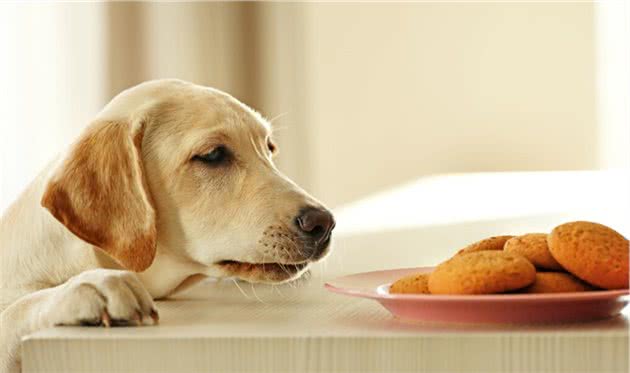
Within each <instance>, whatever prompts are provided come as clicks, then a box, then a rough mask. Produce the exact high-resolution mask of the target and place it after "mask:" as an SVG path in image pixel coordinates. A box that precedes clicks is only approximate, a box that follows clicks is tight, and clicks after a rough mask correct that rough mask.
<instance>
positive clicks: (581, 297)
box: [324, 266, 630, 302]
mask: <svg viewBox="0 0 630 373" xmlns="http://www.w3.org/2000/svg"><path fill="white" fill-rule="evenodd" d="M434 268H435V267H431V266H428V267H404V268H392V269H384V270H378V271H366V272H358V273H352V274H349V275H344V276H337V277H335V278H334V279H332V280H329V281H327V282H326V283H325V284H324V287H325V288H326V289H327V290H329V291H331V292H333V293H337V294H342V295H348V296H354V297H361V298H370V299H376V300H409V301H436V302H462V301H463V302H466V301H468V302H471V301H475V302H479V301H481V302H497V301H501V302H506V301H509V302H535V301H558V302H563V301H567V302H571V301H588V300H594V301H595V300H604V299H616V298H619V297H624V296H625V297H624V298H628V299H624V301H630V289H616V290H589V291H581V292H564V293H544V294H478V295H455V294H454V295H442V294H440V295H437V294H391V293H389V292H388V293H384V292H379V291H378V289H379V288H382V287H384V286H385V285H387V286H388V287H389V285H391V283H382V284H379V285H377V286H375V287H374V289H370V290H366V289H351V288H342V287H339V286H336V285H334V282H336V281H338V280H339V279H343V278H348V277H356V276H365V275H370V274H382V273H384V272H394V271H402V270H418V273H422V271H430V270H432V269H434Z"/></svg>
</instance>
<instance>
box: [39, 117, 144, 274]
mask: <svg viewBox="0 0 630 373" xmlns="http://www.w3.org/2000/svg"><path fill="white" fill-rule="evenodd" d="M144 127H145V125H144V122H143V121H141V120H138V121H126V120H120V121H97V122H94V123H92V124H91V125H90V126H89V127H88V128H87V130H86V132H85V133H84V134H83V135H82V136H81V137H80V138H79V140H78V141H77V142H76V143H75V144H74V145H73V146H72V147H71V149H70V153H69V154H68V156H67V157H66V158H65V159H64V160H63V162H62V164H61V165H60V167H59V169H57V170H56V171H55V173H54V174H53V176H52V178H51V179H50V181H49V183H48V185H47V186H46V190H45V192H44V195H43V197H42V201H41V203H42V206H44V207H45V208H46V209H48V210H49V211H50V213H51V214H52V215H53V216H54V217H55V218H56V219H57V220H59V221H60V222H61V223H62V224H63V225H65V226H66V227H67V228H68V229H69V230H70V231H71V232H72V233H74V234H75V235H77V236H78V237H79V238H81V239H83V240H84V241H86V242H88V243H90V244H92V245H94V246H97V247H99V248H100V249H102V250H104V251H105V252H107V253H108V254H109V255H110V256H111V257H113V258H114V259H116V260H117V261H118V262H119V263H120V264H121V265H122V266H123V267H125V268H127V269H129V270H132V271H137V272H140V271H143V270H145V269H146V268H148V267H149V265H151V263H152V262H153V258H154V257H155V251H156V228H155V211H154V208H153V203H152V199H151V195H150V193H149V191H148V188H147V183H146V180H145V178H144V170H143V166H142V158H141V146H142V137H143V135H144Z"/></svg>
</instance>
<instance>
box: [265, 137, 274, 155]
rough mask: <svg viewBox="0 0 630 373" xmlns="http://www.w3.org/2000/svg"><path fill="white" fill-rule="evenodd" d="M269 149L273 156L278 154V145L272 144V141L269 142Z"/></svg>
mask: <svg viewBox="0 0 630 373" xmlns="http://www.w3.org/2000/svg"><path fill="white" fill-rule="evenodd" d="M267 147H268V148H269V151H270V152H271V153H272V154H273V153H275V152H276V144H274V143H272V142H271V140H268V141H267Z"/></svg>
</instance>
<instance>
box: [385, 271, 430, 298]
mask: <svg viewBox="0 0 630 373" xmlns="http://www.w3.org/2000/svg"><path fill="white" fill-rule="evenodd" d="M389 292H390V293H393V294H429V274H428V273H417V274H413V275H409V276H405V277H403V278H401V279H399V280H397V281H396V282H394V283H393V284H392V286H390V288H389Z"/></svg>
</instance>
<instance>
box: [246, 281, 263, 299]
mask: <svg viewBox="0 0 630 373" xmlns="http://www.w3.org/2000/svg"><path fill="white" fill-rule="evenodd" d="M249 285H250V286H251V288H252V293H253V294H254V298H256V299H257V300H258V302H260V303H263V304H266V303H265V302H264V301H263V300H262V299H260V297H259V296H258V294H257V293H256V288H255V287H254V284H253V283H251V282H250V283H249Z"/></svg>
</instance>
